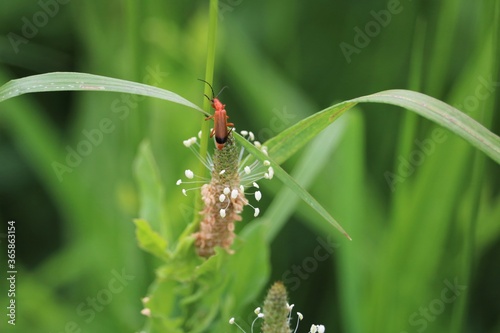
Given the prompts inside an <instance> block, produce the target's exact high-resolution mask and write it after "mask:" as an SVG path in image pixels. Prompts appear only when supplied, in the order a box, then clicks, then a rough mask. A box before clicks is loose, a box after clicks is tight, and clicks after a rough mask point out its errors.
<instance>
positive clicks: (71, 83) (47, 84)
mask: <svg viewBox="0 0 500 333" xmlns="http://www.w3.org/2000/svg"><path fill="white" fill-rule="evenodd" d="M48 91H109V92H121V93H127V94H136V95H143V96H148V97H154V98H159V99H163V100H166V101H170V102H173V103H177V104H181V105H185V106H187V107H189V108H192V109H195V110H196V111H198V112H201V113H203V114H204V115H208V114H207V113H206V112H205V111H203V110H202V109H201V108H199V107H198V106H197V105H195V104H193V103H191V102H190V101H188V100H187V99H185V98H184V97H181V96H179V95H177V94H176V93H173V92H171V91H168V90H165V89H161V88H158V87H153V86H150V85H147V84H143V83H137V82H132V81H127V80H120V79H115V78H111V77H106V76H100V75H94V74H87V73H76V72H54V73H47V74H39V75H33V76H28V77H24V78H21V79H16V80H11V81H9V82H7V83H6V84H4V85H3V86H1V87H0V102H2V101H5V100H7V99H9V98H13V97H16V96H19V95H23V94H28V93H35V92H48Z"/></svg>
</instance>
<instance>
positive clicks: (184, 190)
mask: <svg viewBox="0 0 500 333" xmlns="http://www.w3.org/2000/svg"><path fill="white" fill-rule="evenodd" d="M182 194H184V196H185V197H187V196H188V195H187V191H186V189H185V188H183V189H182Z"/></svg>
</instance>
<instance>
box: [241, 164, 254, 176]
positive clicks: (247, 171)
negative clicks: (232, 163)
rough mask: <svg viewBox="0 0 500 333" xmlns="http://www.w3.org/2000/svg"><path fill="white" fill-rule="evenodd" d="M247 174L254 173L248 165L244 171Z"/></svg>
mask: <svg viewBox="0 0 500 333" xmlns="http://www.w3.org/2000/svg"><path fill="white" fill-rule="evenodd" d="M243 170H244V171H245V173H246V174H247V175H248V174H250V172H252V169H250V167H249V166H248V165H247V166H246V167H245V168H244V169H243Z"/></svg>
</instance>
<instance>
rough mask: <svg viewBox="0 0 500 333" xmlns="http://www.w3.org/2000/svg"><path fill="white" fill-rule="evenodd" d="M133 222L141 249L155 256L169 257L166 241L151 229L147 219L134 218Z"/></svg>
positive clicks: (166, 258) (165, 258)
mask: <svg viewBox="0 0 500 333" xmlns="http://www.w3.org/2000/svg"><path fill="white" fill-rule="evenodd" d="M134 223H135V226H136V230H135V234H136V237H137V240H138V242H139V246H140V247H141V248H142V249H143V250H145V251H147V252H149V253H151V254H153V255H155V256H157V257H158V258H160V259H163V260H168V259H170V256H169V255H168V252H167V241H166V240H165V239H164V238H163V237H161V236H160V235H159V234H158V233H157V232H155V231H154V230H153V229H151V226H150V225H149V223H148V221H146V220H143V219H135V220H134Z"/></svg>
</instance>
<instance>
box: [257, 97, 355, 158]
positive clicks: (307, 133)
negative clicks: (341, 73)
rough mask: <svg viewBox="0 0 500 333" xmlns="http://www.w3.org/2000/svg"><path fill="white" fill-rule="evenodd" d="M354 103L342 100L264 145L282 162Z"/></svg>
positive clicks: (273, 156) (270, 153)
mask: <svg viewBox="0 0 500 333" xmlns="http://www.w3.org/2000/svg"><path fill="white" fill-rule="evenodd" d="M354 105H356V103H355V102H342V103H339V104H336V105H333V106H330V107H328V108H326V109H324V110H322V111H320V112H318V113H315V114H313V115H312V116H309V117H307V118H305V119H303V120H301V121H299V122H298V123H297V124H295V125H293V126H291V127H289V128H287V129H286V130H284V131H283V132H281V133H279V134H278V135H276V136H275V137H273V138H271V139H269V140H267V141H266V142H265V143H264V146H267V147H268V148H269V149H268V152H269V155H270V156H272V158H273V159H274V161H275V162H276V163H278V164H281V163H283V162H285V161H286V160H287V159H288V158H289V157H290V156H292V155H293V154H295V153H296V152H297V151H298V150H299V149H300V148H302V147H303V146H304V145H306V144H307V143H308V142H309V141H311V139H313V138H314V137H315V136H316V135H318V134H319V132H321V131H322V130H324V129H325V128H326V127H327V126H328V125H330V124H331V123H333V122H334V121H335V119H337V118H338V117H340V116H341V115H342V114H343V113H344V112H346V111H347V110H349V109H350V108H352V107H353V106H354Z"/></svg>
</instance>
